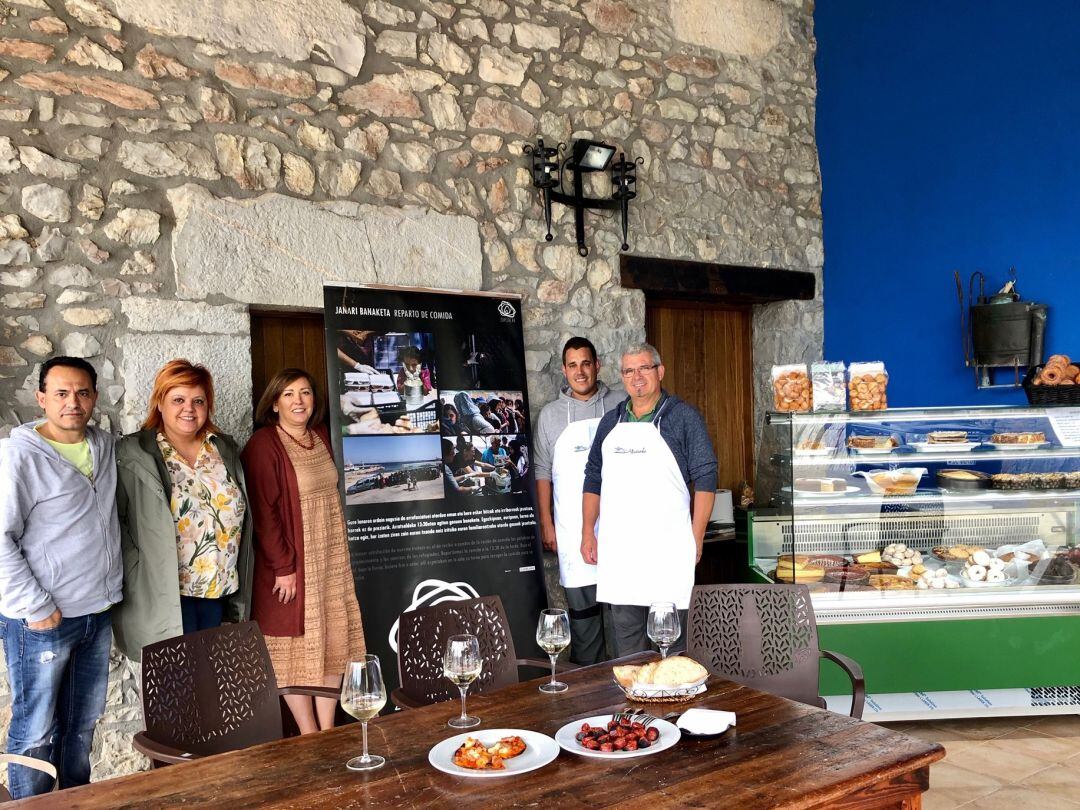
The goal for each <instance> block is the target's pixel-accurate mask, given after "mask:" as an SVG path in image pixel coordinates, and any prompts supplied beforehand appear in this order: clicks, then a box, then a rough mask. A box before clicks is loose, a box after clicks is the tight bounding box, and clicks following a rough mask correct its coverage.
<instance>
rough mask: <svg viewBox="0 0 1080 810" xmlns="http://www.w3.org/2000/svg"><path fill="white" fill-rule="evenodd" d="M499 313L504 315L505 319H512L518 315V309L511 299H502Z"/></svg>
mask: <svg viewBox="0 0 1080 810" xmlns="http://www.w3.org/2000/svg"><path fill="white" fill-rule="evenodd" d="M499 314H500V315H502V316H503V318H504V319H505V320H508V321H512V320H514V318H516V317H517V310H516V309H514V305H513V304H511V303H510V302H509V301H500V302H499Z"/></svg>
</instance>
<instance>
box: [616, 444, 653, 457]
mask: <svg viewBox="0 0 1080 810" xmlns="http://www.w3.org/2000/svg"><path fill="white" fill-rule="evenodd" d="M612 449H613V450H614V452H616V453H619V454H623V453H630V454H632V455H637V454H638V453H645V452H647V451H646V450H645V448H644V447H620V446H619V445H616V446H615V447H614V448H612Z"/></svg>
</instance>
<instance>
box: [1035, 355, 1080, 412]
mask: <svg viewBox="0 0 1080 810" xmlns="http://www.w3.org/2000/svg"><path fill="white" fill-rule="evenodd" d="M1023 386H1024V393H1025V394H1027V398H1028V403H1030V404H1031V405H1080V366H1077V365H1076V364H1075V363H1073V361H1072V360H1071V359H1070V358H1069V356H1068V355H1067V354H1055V355H1053V356H1052V357H1051V358H1050V359H1049V360H1047V361H1046V364H1045V365H1042V366H1033V367H1032V368H1030V369H1029V370H1028V373H1027V375H1026V376H1025V377H1024V382H1023Z"/></svg>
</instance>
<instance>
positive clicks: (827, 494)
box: [781, 486, 859, 498]
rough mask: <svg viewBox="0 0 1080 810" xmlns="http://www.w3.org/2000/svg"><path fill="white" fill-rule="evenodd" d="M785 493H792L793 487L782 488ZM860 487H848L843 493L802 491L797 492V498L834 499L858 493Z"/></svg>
mask: <svg viewBox="0 0 1080 810" xmlns="http://www.w3.org/2000/svg"><path fill="white" fill-rule="evenodd" d="M781 489H782V490H783V491H784V492H791V491H792V490H791V487H781ZM858 491H859V488H858V487H850V486H849V487H848V488H847V489H845V490H844V491H843V492H805V491H803V490H801V489H797V490H795V495H796V497H799V498H833V497H838V496H840V495H850V494H851V493H852V492H858Z"/></svg>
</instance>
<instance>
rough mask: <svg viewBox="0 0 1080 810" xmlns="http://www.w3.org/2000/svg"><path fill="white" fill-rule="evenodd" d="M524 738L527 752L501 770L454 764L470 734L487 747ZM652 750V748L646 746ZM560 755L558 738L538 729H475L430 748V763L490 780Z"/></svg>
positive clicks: (450, 771) (452, 772)
mask: <svg viewBox="0 0 1080 810" xmlns="http://www.w3.org/2000/svg"><path fill="white" fill-rule="evenodd" d="M513 736H517V737H521V739H523V740H524V741H525V745H526V746H528V747H527V748H526V749H525V752H524V753H522V754H520V755H518V756H516V757H513V758H512V759H507V760H504V764H505V765H506V767H505V768H502V769H501V770H497V771H494V770H493V771H475V770H473V769H472V768H462V767H461V766H459V765H455V764H454V752H455V751H457V750H458V748H460V747H461V744H462V743H464V742H465V738H466V737H473V738H474V739H477V740H479V741H480V742H481V743H483V744H484V745H487V746H491V745H494V744H495V743H497V742H498V741H499V740H501V739H502V738H503V737H513ZM645 750H646V751H648V750H649V749H647V748H646V749H645ZM558 755H559V746H558V744H557V743H556V742H555V740H553V739H551V737H549V736H548V735H546V734H540V733H539V732H536V731H526V730H524V729H519V728H489V729H485V730H480V729H473V730H472V731H469V732H466V733H465V734H456V735H455V736H453V737H450V738H449V739H446V740H443V741H442V742H441V743H439V744H437V745H435V746H434V747H433V748H432V749H431V750H430V751H428V762H430V763H431V765H432V767H434V768H435V769H436V770H440V771H442V772H443V773H448V774H450V775H451V776H471V777H476V778H479V779H487V778H491V777H495V776H514V775H516V774H519V773H528V772H529V771H535V770H536V769H537V768H543V767H544V766H545V765H547V764H548V763H549V762H551V761H552V760H554V759H555V757H557V756H558Z"/></svg>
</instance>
